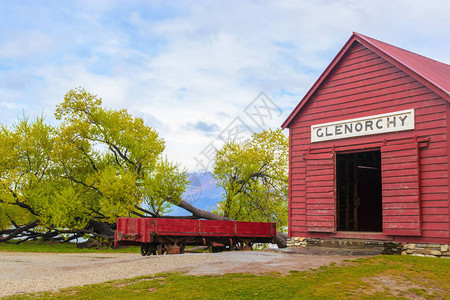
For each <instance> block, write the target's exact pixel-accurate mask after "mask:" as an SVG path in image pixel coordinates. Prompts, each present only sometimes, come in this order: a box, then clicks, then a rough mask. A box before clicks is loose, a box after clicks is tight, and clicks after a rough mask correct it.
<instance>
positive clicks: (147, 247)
mask: <svg viewBox="0 0 450 300" xmlns="http://www.w3.org/2000/svg"><path fill="white" fill-rule="evenodd" d="M149 253H150V244H149V243H141V255H142V256H147V255H149Z"/></svg>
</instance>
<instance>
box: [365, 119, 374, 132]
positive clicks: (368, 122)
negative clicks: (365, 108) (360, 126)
mask: <svg viewBox="0 0 450 300" xmlns="http://www.w3.org/2000/svg"><path fill="white" fill-rule="evenodd" d="M369 128H370V130H373V121H372V120H367V121H366V131H367V130H368V129H369Z"/></svg>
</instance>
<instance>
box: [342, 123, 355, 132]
mask: <svg viewBox="0 0 450 300" xmlns="http://www.w3.org/2000/svg"><path fill="white" fill-rule="evenodd" d="M352 132H353V124H352V123H350V124H345V125H344V133H345V134H347V133H352Z"/></svg>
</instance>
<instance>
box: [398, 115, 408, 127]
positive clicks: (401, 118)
mask: <svg viewBox="0 0 450 300" xmlns="http://www.w3.org/2000/svg"><path fill="white" fill-rule="evenodd" d="M407 117H408V115H405V116H403V117H402V116H398V118H399V119H400V121H401V122H402V126H405V121H406V118H407Z"/></svg>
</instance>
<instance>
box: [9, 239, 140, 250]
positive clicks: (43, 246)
mask: <svg viewBox="0 0 450 300" xmlns="http://www.w3.org/2000/svg"><path fill="white" fill-rule="evenodd" d="M0 251H15V252H51V253H53V252H54V253H138V252H140V249H139V247H137V246H133V247H124V248H119V249H111V248H107V247H105V248H100V249H97V248H90V249H78V248H77V245H76V244H75V243H55V242H43V241H33V242H32V241H30V242H28V241H27V242H23V243H21V244H6V243H0Z"/></svg>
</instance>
